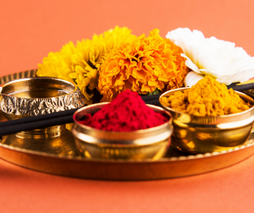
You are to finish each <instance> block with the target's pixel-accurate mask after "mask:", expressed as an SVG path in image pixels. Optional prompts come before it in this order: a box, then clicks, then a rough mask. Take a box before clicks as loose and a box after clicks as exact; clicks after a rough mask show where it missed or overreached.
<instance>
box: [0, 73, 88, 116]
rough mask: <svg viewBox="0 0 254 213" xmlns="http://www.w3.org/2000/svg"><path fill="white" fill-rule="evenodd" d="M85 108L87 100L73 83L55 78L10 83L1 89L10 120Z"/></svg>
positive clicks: (2, 104) (0, 105)
mask: <svg viewBox="0 0 254 213" xmlns="http://www.w3.org/2000/svg"><path fill="white" fill-rule="evenodd" d="M84 105H85V98H84V96H83V95H82V94H81V92H80V90H79V89H78V88H77V87H76V86H75V85H74V84H72V83H70V82H68V81H65V80H62V79H57V78H51V77H30V78H22V79H17V80H12V81H9V82H7V83H5V84H3V85H2V86H1V88H0V110H1V112H2V114H3V116H4V117H6V118H7V119H8V120H13V119H16V118H21V117H25V116H34V115H41V114H50V113H53V112H58V111H64V110H67V109H75V108H79V107H82V106H84Z"/></svg>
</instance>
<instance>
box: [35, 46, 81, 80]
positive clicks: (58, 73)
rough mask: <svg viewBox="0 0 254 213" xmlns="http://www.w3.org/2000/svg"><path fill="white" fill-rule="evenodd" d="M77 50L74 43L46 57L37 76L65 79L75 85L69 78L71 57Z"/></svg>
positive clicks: (39, 66) (39, 65)
mask: <svg viewBox="0 0 254 213" xmlns="http://www.w3.org/2000/svg"><path fill="white" fill-rule="evenodd" d="M75 50H76V48H75V46H74V44H73V43H72V42H69V43H67V44H65V45H64V46H63V47H62V49H61V51H60V52H55V53H53V52H50V53H49V54H48V57H44V58H43V61H42V64H38V70H37V73H36V74H37V76H49V77H56V78H61V79H65V80H67V81H70V82H72V83H74V81H73V79H72V78H70V77H69V74H70V73H71V64H72V62H71V55H72V54H73V53H74V52H75Z"/></svg>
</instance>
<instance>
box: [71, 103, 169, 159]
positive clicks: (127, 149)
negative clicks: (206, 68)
mask: <svg viewBox="0 0 254 213" xmlns="http://www.w3.org/2000/svg"><path fill="white" fill-rule="evenodd" d="M106 104H108V103H107V102H104V103H98V104H92V105H88V106H85V107H83V108H81V109H78V110H77V111H76V112H75V113H74V115H73V121H74V125H73V128H72V133H73V136H74V139H75V143H76V145H77V148H78V150H79V152H80V154H81V156H82V157H83V158H86V159H102V160H103V159H104V160H105V159H110V160H112V159H117V160H144V159H150V160H158V159H160V158H162V157H164V156H165V154H166V152H167V150H168V148H169V146H170V142H171V136H172V133H173V127H172V117H171V115H170V113H168V112H167V111H166V110H164V109H163V108H161V107H157V106H152V105H147V106H148V107H150V108H152V109H153V110H154V111H155V112H159V113H162V112H163V114H165V116H167V117H168V119H169V120H168V121H167V122H166V123H163V124H161V125H159V126H156V127H152V128H148V129H141V130H136V131H130V132H117V131H104V130H99V129H95V128H92V127H90V126H86V125H83V124H81V123H80V122H79V120H82V119H84V116H85V115H86V114H94V113H96V112H97V111H99V110H100V109H101V108H102V107H103V106H105V105H106Z"/></svg>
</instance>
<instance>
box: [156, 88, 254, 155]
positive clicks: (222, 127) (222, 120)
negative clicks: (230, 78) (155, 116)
mask: <svg viewBox="0 0 254 213" xmlns="http://www.w3.org/2000/svg"><path fill="white" fill-rule="evenodd" d="M186 89H188V88H179V89H174V90H170V91H167V92H165V93H163V94H162V95H161V96H160V98H159V100H160V103H161V105H162V106H163V108H165V109H166V110H168V111H169V112H170V113H171V115H172V117H173V121H172V124H173V126H174V133H173V135H172V143H171V144H172V146H174V147H176V148H177V149H179V150H180V151H183V152H186V153H192V154H204V153H212V152H220V151H227V150H231V149H232V148H237V146H241V145H242V144H243V143H244V142H245V141H246V140H247V139H248V137H249V135H250V133H251V131H252V127H253V121H254V100H253V99H252V98H251V97H250V96H248V95H246V94H244V93H241V92H237V91H236V93H237V94H238V95H239V96H240V97H241V98H242V99H243V100H245V101H248V102H250V103H251V104H252V105H253V106H252V107H251V108H250V109H248V110H245V111H243V112H240V113H235V114H229V115H221V116H194V115H190V114H187V113H183V112H179V111H176V110H174V109H172V108H170V107H168V106H166V105H165V104H164V103H163V101H161V99H162V97H169V96H171V95H173V94H174V93H175V92H177V91H184V90H186Z"/></svg>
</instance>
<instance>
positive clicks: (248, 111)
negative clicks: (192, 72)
mask: <svg viewBox="0 0 254 213" xmlns="http://www.w3.org/2000/svg"><path fill="white" fill-rule="evenodd" d="M188 89H190V87H181V88H177V89H172V90H169V91H166V92H164V93H162V94H161V95H160V97H159V102H160V104H161V106H162V107H163V108H164V109H166V110H168V111H169V112H171V113H175V114H176V115H185V116H189V117H190V119H191V120H192V121H201V120H209V119H213V120H221V119H227V118H232V119H234V118H235V117H238V116H241V115H244V114H248V113H251V111H253V115H254V99H253V98H252V97H250V96H249V95H247V94H244V93H242V92H239V91H236V90H234V91H235V92H236V93H237V94H238V95H240V97H241V98H242V97H244V98H246V99H248V101H250V102H252V104H253V106H252V107H250V108H249V109H247V110H244V111H242V112H239V113H233V114H228V115H220V116H197V115H192V114H188V113H185V112H180V111H176V110H174V109H172V108H170V107H168V106H165V105H164V104H162V101H161V98H162V97H164V96H167V95H168V94H169V93H173V92H176V91H182V90H188ZM197 123H199V122H197ZM200 123H202V122H200Z"/></svg>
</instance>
